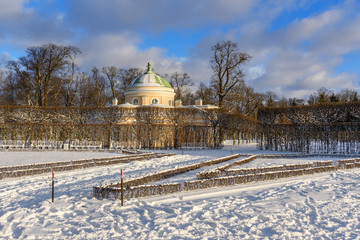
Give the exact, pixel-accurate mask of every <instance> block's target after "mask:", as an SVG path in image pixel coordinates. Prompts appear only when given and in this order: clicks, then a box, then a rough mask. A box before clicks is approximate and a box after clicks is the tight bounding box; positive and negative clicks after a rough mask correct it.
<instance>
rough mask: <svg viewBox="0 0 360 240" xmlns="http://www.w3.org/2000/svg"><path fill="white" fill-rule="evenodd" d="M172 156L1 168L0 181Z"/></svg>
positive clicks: (63, 162) (86, 160) (122, 157)
mask: <svg viewBox="0 0 360 240" xmlns="http://www.w3.org/2000/svg"><path fill="white" fill-rule="evenodd" d="M172 155H175V154H174V153H169V154H161V153H160V154H155V153H144V154H138V155H131V156H118V157H108V158H92V159H82V160H73V161H62V162H53V163H40V164H29V165H20V166H9V167H0V179H2V178H13V177H22V176H31V175H36V174H43V173H49V172H51V171H52V170H54V171H56V172H62V171H70V170H75V169H82V168H90V167H96V166H106V165H112V164H119V163H125V162H131V161H141V160H147V159H150V158H154V157H156V158H160V157H165V156H172Z"/></svg>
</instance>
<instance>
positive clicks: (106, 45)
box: [79, 33, 182, 74]
mask: <svg viewBox="0 0 360 240" xmlns="http://www.w3.org/2000/svg"><path fill="white" fill-rule="evenodd" d="M81 41H82V40H81ZM140 41H141V40H140V38H139V37H137V36H135V35H132V34H131V33H124V34H117V35H114V34H112V35H101V36H97V37H94V38H92V39H90V40H88V41H84V44H82V45H81V50H82V52H83V54H81V55H80V56H79V65H81V66H82V67H84V68H87V69H90V68H91V67H93V66H96V67H99V68H101V67H104V66H117V67H120V68H129V67H138V68H141V69H145V67H146V64H147V62H149V61H151V62H153V67H154V69H155V71H156V72H159V73H161V74H165V73H172V72H175V71H182V67H181V62H180V61H176V59H172V58H168V57H166V50H165V49H161V48H155V47H152V48H148V49H145V50H141V49H139V47H138V44H139V43H140Z"/></svg>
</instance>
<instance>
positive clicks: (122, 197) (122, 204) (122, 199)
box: [121, 169, 124, 206]
mask: <svg viewBox="0 0 360 240" xmlns="http://www.w3.org/2000/svg"><path fill="white" fill-rule="evenodd" d="M121 206H124V177H123V170H122V169H121Z"/></svg>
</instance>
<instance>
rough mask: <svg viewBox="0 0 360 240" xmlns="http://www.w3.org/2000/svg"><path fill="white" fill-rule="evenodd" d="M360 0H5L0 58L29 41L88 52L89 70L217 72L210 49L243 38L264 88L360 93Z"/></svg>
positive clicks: (198, 78)
mask: <svg viewBox="0 0 360 240" xmlns="http://www.w3.org/2000/svg"><path fill="white" fill-rule="evenodd" d="M359 10H360V3H359V1H356V0H348V1H346V0H297V1H296V0H267V1H265V0H226V1H224V0H196V1H193V0H182V1H171V0H147V1H146V0H132V1H128V0H116V1H115V0H114V1H110V0H109V1H103V0H76V1H66V0H63V1H57V0H0V64H1V65H2V66H4V65H5V63H6V61H7V60H9V59H16V58H18V57H20V56H22V55H24V53H25V50H26V48H27V47H29V46H34V45H40V44H42V43H47V42H54V43H57V44H64V45H74V46H77V47H79V48H80V49H81V50H82V54H81V55H80V56H79V58H78V65H79V67H80V68H81V69H84V70H88V69H90V68H91V67H92V66H97V67H99V68H101V67H103V66H110V65H114V66H117V67H121V68H127V67H140V68H145V66H146V63H147V62H148V61H152V62H153V66H154V68H155V70H156V71H157V72H159V73H161V74H165V73H167V74H171V73H173V72H175V71H179V72H187V73H189V75H190V76H191V77H192V79H193V80H194V81H195V82H196V83H200V82H204V83H208V82H209V81H210V77H211V74H212V72H211V68H210V65H209V59H210V56H211V46H212V45H214V44H216V42H219V41H223V40H232V41H234V42H237V43H238V45H239V48H240V50H241V51H243V52H247V53H249V54H250V55H251V56H253V58H252V60H251V61H250V62H248V63H247V64H246V65H244V66H243V68H244V72H245V73H246V74H247V76H246V82H247V84H248V85H250V86H252V87H254V88H255V90H256V91H259V92H266V91H269V90H270V91H274V92H275V93H277V94H278V95H279V96H286V97H306V96H308V95H309V94H311V93H314V92H315V91H316V90H317V89H318V88H320V87H326V88H328V89H330V90H334V91H340V90H341V89H344V88H352V89H356V90H357V91H359V90H360V80H359V77H360V76H359V75H360V70H359V69H360V68H359V67H358V65H359V60H360V11H359Z"/></svg>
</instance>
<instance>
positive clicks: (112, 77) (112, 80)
mask: <svg viewBox="0 0 360 240" xmlns="http://www.w3.org/2000/svg"><path fill="white" fill-rule="evenodd" d="M120 71H121V70H120V69H118V68H117V67H114V66H110V67H103V68H102V72H103V73H104V74H105V75H106V77H107V80H108V81H109V84H110V88H111V93H112V99H115V98H116V94H117V92H116V85H117V81H116V79H117V78H118V77H119V73H120Z"/></svg>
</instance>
